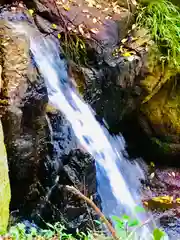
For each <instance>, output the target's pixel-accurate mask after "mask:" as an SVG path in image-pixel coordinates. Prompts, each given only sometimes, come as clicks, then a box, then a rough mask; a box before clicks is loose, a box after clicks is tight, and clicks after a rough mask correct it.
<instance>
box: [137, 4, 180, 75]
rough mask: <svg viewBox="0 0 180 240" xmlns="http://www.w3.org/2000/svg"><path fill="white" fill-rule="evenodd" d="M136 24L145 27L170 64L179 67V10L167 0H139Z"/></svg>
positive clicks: (164, 58)
mask: <svg viewBox="0 0 180 240" xmlns="http://www.w3.org/2000/svg"><path fill="white" fill-rule="evenodd" d="M140 2H141V3H142V6H141V7H140V8H139V9H138V14H137V25H138V26H139V27H144V28H147V29H148V30H149V32H150V34H151V36H152V38H153V40H154V41H155V42H156V43H157V46H158V48H159V50H160V52H161V53H162V58H163V60H164V61H166V62H167V63H168V64H169V65H170V66H173V67H176V68H178V70H179V68H180V11H179V8H178V7H177V6H175V5H173V3H171V2H170V1H169V0H141V1H140Z"/></svg>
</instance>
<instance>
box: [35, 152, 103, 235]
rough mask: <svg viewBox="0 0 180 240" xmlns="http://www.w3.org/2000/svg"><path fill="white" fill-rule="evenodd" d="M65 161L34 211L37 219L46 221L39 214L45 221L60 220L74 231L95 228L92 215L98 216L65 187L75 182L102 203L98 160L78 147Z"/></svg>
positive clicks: (75, 184)
mask: <svg viewBox="0 0 180 240" xmlns="http://www.w3.org/2000/svg"><path fill="white" fill-rule="evenodd" d="M61 160H62V164H63V167H62V168H61V169H60V170H59V173H58V178H57V180H56V183H55V185H54V186H53V187H52V188H50V190H49V193H48V196H46V198H45V199H43V200H42V204H41V205H40V208H39V209H38V211H36V212H35V213H34V214H33V219H34V220H35V221H36V222H37V223H38V224H43V222H42V220H41V218H39V215H40V216H41V217H42V218H43V219H44V220H45V221H48V220H49V219H51V220H52V222H57V221H60V222H61V223H63V224H64V225H65V226H66V227H67V229H68V230H69V231H72V232H75V230H76V229H77V228H78V229H82V230H85V229H87V228H88V227H89V228H92V227H93V221H90V218H92V219H96V218H97V216H96V214H95V213H94V211H92V209H91V208H89V206H87V204H86V203H85V202H84V201H83V200H82V199H79V198H78V197H77V196H76V195H74V193H72V192H69V191H67V190H66V188H65V186H66V185H74V186H75V187H76V188H77V189H79V190H80V191H81V192H82V193H84V194H85V195H86V196H88V197H91V198H92V199H93V200H94V201H95V202H96V203H97V205H100V202H99V198H98V196H97V190H96V170H95V162H94V160H93V159H92V157H91V156H90V155H89V154H85V153H83V152H82V151H81V150H78V149H77V150H72V151H71V152H70V153H69V154H68V155H64V157H62V159H61Z"/></svg>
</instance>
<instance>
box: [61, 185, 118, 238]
mask: <svg viewBox="0 0 180 240" xmlns="http://www.w3.org/2000/svg"><path fill="white" fill-rule="evenodd" d="M65 188H66V189H67V190H68V191H69V192H72V193H73V194H75V195H77V196H78V197H79V198H81V199H83V200H84V201H85V202H87V203H88V204H89V205H90V206H91V207H92V208H93V209H94V211H95V212H96V213H97V214H98V215H99V217H100V219H101V221H102V222H103V223H105V224H106V226H107V228H108V230H109V231H110V233H111V235H112V237H113V238H114V239H116V240H120V238H119V237H117V235H116V231H115V229H114V228H113V226H112V225H111V223H110V222H109V221H108V220H107V218H106V217H105V216H104V214H103V213H102V212H101V210H100V209H99V208H98V207H97V206H96V204H95V203H94V202H93V201H92V200H91V199H90V198H88V197H86V196H85V195H84V194H83V193H81V192H80V191H79V190H78V189H76V188H75V187H73V186H68V185H66V186H65Z"/></svg>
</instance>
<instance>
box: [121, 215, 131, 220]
mask: <svg viewBox="0 0 180 240" xmlns="http://www.w3.org/2000/svg"><path fill="white" fill-rule="evenodd" d="M122 219H124V220H130V217H129V216H128V215H123V216H122Z"/></svg>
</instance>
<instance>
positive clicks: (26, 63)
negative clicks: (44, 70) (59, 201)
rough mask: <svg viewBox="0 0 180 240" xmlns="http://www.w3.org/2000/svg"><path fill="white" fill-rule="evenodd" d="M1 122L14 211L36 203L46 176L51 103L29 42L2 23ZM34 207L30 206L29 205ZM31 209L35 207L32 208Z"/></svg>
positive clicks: (0, 30) (0, 29)
mask: <svg viewBox="0 0 180 240" xmlns="http://www.w3.org/2000/svg"><path fill="white" fill-rule="evenodd" d="M0 32H1V63H2V76H3V84H2V96H1V99H2V102H3V101H6V102H7V106H6V107H5V108H2V122H3V129H4V136H5V144H6V148H7V154H8V162H9V169H10V180H11V190H12V201H11V206H12V209H21V207H22V208H23V207H24V205H26V204H27V205H28V204H29V203H30V200H32V199H31V198H33V200H34V201H37V199H38V196H37V194H35V192H36V191H37V189H36V188H37V184H38V183H39V182H40V181H41V180H42V179H43V178H44V175H45V174H46V172H45V171H44V170H43V169H40V166H41V163H42V162H45V161H46V156H47V155H48V148H47V142H48V138H49V129H48V125H47V121H46V116H45V106H46V104H47V101H48V97H47V90H46V87H45V85H44V81H43V79H42V78H41V77H40V76H39V74H38V72H37V70H36V69H35V68H33V66H32V64H31V58H30V56H29V46H28V42H27V40H26V39H25V37H23V36H17V35H15V34H14V33H13V32H12V30H11V28H10V27H9V26H8V24H7V23H4V22H1V28H0ZM30 205H31V204H30ZM31 207H32V206H31Z"/></svg>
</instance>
